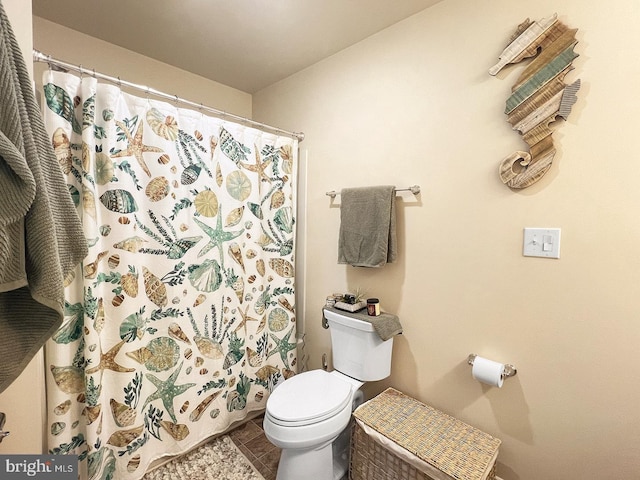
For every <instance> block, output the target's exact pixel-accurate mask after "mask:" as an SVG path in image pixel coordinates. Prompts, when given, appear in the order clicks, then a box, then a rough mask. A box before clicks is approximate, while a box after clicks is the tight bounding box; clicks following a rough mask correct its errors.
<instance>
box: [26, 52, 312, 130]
mask: <svg viewBox="0 0 640 480" xmlns="http://www.w3.org/2000/svg"><path fill="white" fill-rule="evenodd" d="M33 61H34V62H44V63H48V64H49V66H51V65H56V66H58V67H61V68H63V69H65V70H73V71H74V72H78V73H80V75H83V74H87V75H91V76H92V77H95V78H100V79H102V80H106V81H108V82H111V83H115V84H117V85H119V86H125V87H128V88H133V89H136V90H141V91H143V92H145V93H146V94H147V95H149V94H151V95H154V96H156V97H160V98H164V99H165V100H169V101H172V102H179V103H182V104H184V105H188V106H190V107H194V108H197V109H198V110H206V111H207V112H211V113H214V114H215V115H217V116H220V117H222V118H231V119H233V120H237V121H239V122H241V123H248V124H250V125H253V126H257V127H260V128H262V129H265V130H271V131H272V132H277V133H283V134H285V135H288V136H290V137H295V138H297V139H298V141H299V142H301V141H303V140H304V133H303V132H290V131H288V130H283V129H281V128H278V127H272V126H271V125H266V124H264V123H260V122H256V121H255V120H251V119H250V118H246V117H241V116H239V115H234V114H233V113H228V112H225V111H223V110H218V109H217V108H213V107H207V106H206V105H203V104H201V103H195V102H192V101H190V100H185V99H184V98H180V97H178V96H177V95H169V94H168V93H164V92H161V91H159V90H156V89H154V88H151V87H147V86H145V85H138V84H135V83H131V82H127V81H125V80H121V79H120V77H112V76H110V75H105V74H104V73H98V72H96V71H95V70H89V69H87V68H83V67H82V65H74V64H72V63H67V62H63V61H62V60H58V59H57V58H53V57H52V56H51V55H46V54H44V53H42V52H40V51H38V50H36V49H33Z"/></svg>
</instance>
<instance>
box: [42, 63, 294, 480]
mask: <svg viewBox="0 0 640 480" xmlns="http://www.w3.org/2000/svg"><path fill="white" fill-rule="evenodd" d="M43 85H44V99H45V102H44V103H45V105H44V107H43V108H44V117H45V124H46V126H47V131H48V134H49V135H50V138H51V141H52V144H53V147H54V149H55V152H56V155H57V158H58V160H59V162H60V166H61V168H62V170H63V171H64V173H65V174H66V176H67V183H68V187H69V191H70V193H71V195H72V197H73V199H74V202H75V204H76V206H77V209H78V213H79V215H80V216H81V218H82V221H83V225H84V230H85V235H86V238H87V242H88V244H89V255H88V257H87V258H86V259H85V261H84V262H83V263H82V265H80V266H79V267H78V268H77V269H76V271H75V275H73V276H72V277H70V278H67V279H66V302H65V321H64V323H63V325H62V326H61V328H60V329H59V330H58V331H57V332H56V333H55V335H54V336H53V338H52V339H51V340H50V341H49V343H48V344H47V347H46V365H47V372H46V374H47V404H48V427H49V429H50V431H49V449H50V451H51V452H53V453H59V454H77V455H79V458H80V460H81V462H80V463H81V466H80V470H81V478H84V479H102V480H108V479H116V478H117V479H118V480H125V479H130V480H133V479H139V478H141V477H142V476H143V475H144V473H145V470H146V469H147V467H148V466H149V465H150V463H151V462H152V461H153V460H154V459H157V458H159V457H162V456H166V455H174V454H179V453H182V452H184V451H186V450H188V449H189V448H191V447H194V446H195V445H197V444H198V443H200V442H201V441H203V440H205V439H206V438H207V437H209V436H211V435H213V434H216V433H219V432H222V431H224V430H225V429H226V428H227V427H228V426H229V425H230V424H231V423H233V422H235V421H238V420H241V419H243V418H244V417H246V416H247V415H248V414H249V412H251V411H255V410H258V409H263V408H264V406H265V402H266V399H267V397H268V395H269V393H270V392H271V391H272V389H273V388H274V386H275V385H276V384H277V383H278V382H280V381H282V380H283V379H285V378H287V377H288V376H290V375H293V374H294V369H295V364H296V350H295V346H296V340H295V338H296V324H295V311H294V306H293V304H294V267H293V265H294V258H293V256H294V230H295V229H294V225H295V203H294V202H295V193H296V192H295V184H296V182H295V169H296V161H297V150H298V148H297V140H295V139H292V138H289V137H281V136H276V135H273V134H270V133H266V132H263V131H259V130H256V129H253V128H248V127H246V126H242V125H239V124H236V123H231V122H226V121H222V120H220V119H216V118H211V117H208V116H205V115H203V114H202V113H201V112H196V111H190V110H186V109H179V108H177V107H175V106H174V105H171V104H169V103H164V102H158V101H154V100H151V99H148V98H138V97H135V96H132V95H128V94H126V93H124V92H122V91H121V90H120V89H119V88H118V87H117V86H114V85H108V84H101V83H98V82H97V81H96V79H95V78H93V77H84V78H78V77H76V76H74V75H71V74H66V73H60V72H52V71H49V72H45V74H44V81H43Z"/></svg>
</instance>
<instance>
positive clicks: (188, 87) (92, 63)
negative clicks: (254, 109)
mask: <svg viewBox="0 0 640 480" xmlns="http://www.w3.org/2000/svg"><path fill="white" fill-rule="evenodd" d="M33 48H35V49H36V50H39V51H41V52H42V53H44V54H45V55H51V56H52V57H54V58H57V59H59V60H63V61H65V62H67V63H72V64H75V65H82V66H83V68H86V69H87V70H90V69H94V68H95V69H96V71H98V72H100V73H104V74H106V75H110V76H112V77H116V78H117V77H120V78H122V80H126V81H128V82H132V83H135V84H138V85H144V86H147V85H148V86H149V87H151V88H154V89H156V90H159V91H161V92H164V93H167V94H169V95H177V96H178V97H180V98H184V99H185V100H189V101H191V102H195V103H198V104H200V103H202V104H203V105H207V106H210V107H214V108H216V109H218V110H222V111H225V112H229V113H233V114H235V115H240V116H242V117H249V118H250V117H251V95H250V94H248V93H245V92H242V91H240V90H237V89H235V88H231V87H227V86H226V85H222V84H221V83H218V82H213V81H211V80H208V79H206V78H204V77H201V76H199V75H194V74H193V73H189V72H187V71H185V70H181V69H179V68H176V67H173V66H171V65H168V64H166V63H162V62H158V61H157V60H153V59H151V58H149V57H145V56H143V55H140V54H138V53H135V52H132V51H131V50H126V49H124V48H122V47H118V46H117V45H114V44H111V43H107V42H104V41H102V40H99V39H97V38H94V37H90V36H88V35H85V34H83V33H80V32H78V31H76V30H71V29H69V28H66V27H63V26H62V25H58V24H57V23H53V22H50V21H48V20H45V19H43V18H40V17H35V16H34V17H33ZM46 68H47V66H46V64H45V63H38V64H36V66H35V72H36V73H35V78H36V82H37V83H38V84H40V83H41V77H42V71H44V70H45V69H46ZM133 93H134V94H136V95H144V93H141V92H139V91H135V92H133Z"/></svg>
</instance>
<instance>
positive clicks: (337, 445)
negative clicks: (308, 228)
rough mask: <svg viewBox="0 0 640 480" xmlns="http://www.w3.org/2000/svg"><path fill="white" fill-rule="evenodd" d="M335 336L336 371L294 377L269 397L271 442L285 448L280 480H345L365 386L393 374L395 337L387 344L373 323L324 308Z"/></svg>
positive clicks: (267, 414) (267, 415)
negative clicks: (352, 422)
mask: <svg viewBox="0 0 640 480" xmlns="http://www.w3.org/2000/svg"><path fill="white" fill-rule="evenodd" d="M324 315H325V318H326V319H327V322H328V324H329V331H330V333H331V347H332V351H333V366H334V370H333V371H332V372H327V371H325V370H321V369H318V370H311V371H308V372H303V373H300V374H298V375H294V376H293V377H291V378H289V379H288V380H286V381H284V382H283V383H282V384H281V385H279V386H278V387H277V388H276V389H275V390H274V391H273V392H272V393H271V395H270V396H269V399H268V400H267V408H266V412H265V416H264V423H263V426H264V432H265V435H266V436H267V439H268V440H269V441H270V442H271V443H273V444H274V445H276V446H277V447H280V448H281V449H282V454H281V456H280V463H279V464H278V474H277V477H276V479H277V480H299V479H305V478H310V479H313V480H339V479H341V478H342V477H343V476H344V474H345V473H346V471H347V468H348V452H349V429H348V428H347V427H348V425H349V421H350V419H351V412H352V411H353V410H354V409H355V408H356V407H357V406H358V405H360V404H361V403H362V401H363V395H362V392H361V391H360V387H362V385H363V384H364V382H367V381H376V380H382V379H383V378H386V377H388V376H389V374H390V372H391V351H392V347H393V338H391V339H389V340H386V341H382V340H381V339H380V337H379V336H378V335H377V333H376V332H375V330H374V328H373V326H372V324H371V323H370V322H367V321H364V320H359V319H357V318H354V317H352V316H348V315H346V314H344V315H343V314H340V313H338V312H337V311H336V310H335V309H333V310H327V309H325V310H324Z"/></svg>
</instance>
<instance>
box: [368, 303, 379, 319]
mask: <svg viewBox="0 0 640 480" xmlns="http://www.w3.org/2000/svg"><path fill="white" fill-rule="evenodd" d="M367 313H368V314H369V315H371V316H372V317H377V316H378V315H380V301H379V300H378V299H377V298H367Z"/></svg>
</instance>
